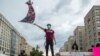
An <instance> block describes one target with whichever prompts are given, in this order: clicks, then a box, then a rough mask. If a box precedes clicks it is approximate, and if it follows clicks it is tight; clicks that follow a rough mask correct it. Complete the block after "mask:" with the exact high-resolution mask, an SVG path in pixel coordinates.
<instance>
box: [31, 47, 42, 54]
mask: <svg viewBox="0 0 100 56" xmlns="http://www.w3.org/2000/svg"><path fill="white" fill-rule="evenodd" d="M30 54H31V56H43V52H42V51H40V50H39V46H38V45H37V47H36V48H33V49H32V52H31V53H30Z"/></svg>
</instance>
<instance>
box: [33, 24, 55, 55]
mask: <svg viewBox="0 0 100 56" xmlns="http://www.w3.org/2000/svg"><path fill="white" fill-rule="evenodd" d="M34 25H35V26H37V27H39V28H40V29H42V30H43V31H44V32H45V37H46V45H45V49H46V56H48V49H49V46H50V49H51V53H52V56H54V47H53V46H54V42H55V44H56V40H55V36H54V30H52V29H51V24H47V29H46V28H43V27H41V26H39V25H37V24H34Z"/></svg>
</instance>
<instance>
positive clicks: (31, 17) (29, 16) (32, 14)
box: [20, 0, 35, 23]
mask: <svg viewBox="0 0 100 56" xmlns="http://www.w3.org/2000/svg"><path fill="white" fill-rule="evenodd" d="M26 4H27V5H28V7H29V10H28V13H27V16H26V17H25V18H24V19H23V20H21V21H20V22H25V23H33V22H34V20H35V11H34V8H33V7H32V4H33V2H31V0H29V1H28V2H26Z"/></svg>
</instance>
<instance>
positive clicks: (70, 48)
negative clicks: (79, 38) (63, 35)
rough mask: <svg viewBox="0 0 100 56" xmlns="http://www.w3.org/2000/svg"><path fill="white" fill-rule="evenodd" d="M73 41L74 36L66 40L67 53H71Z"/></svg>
mask: <svg viewBox="0 0 100 56" xmlns="http://www.w3.org/2000/svg"><path fill="white" fill-rule="evenodd" d="M74 41H75V37H74V36H70V37H69V38H68V51H72V45H73V43H74Z"/></svg>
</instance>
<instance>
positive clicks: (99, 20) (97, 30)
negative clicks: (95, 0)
mask: <svg viewBox="0 0 100 56" xmlns="http://www.w3.org/2000/svg"><path fill="white" fill-rule="evenodd" d="M84 19H85V21H84V22H85V30H86V36H87V39H88V43H87V50H89V49H90V48H91V46H92V45H96V44H97V43H100V6H93V7H92V8H91V10H90V11H89V12H88V13H87V15H86V16H85V18H84Z"/></svg>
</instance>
